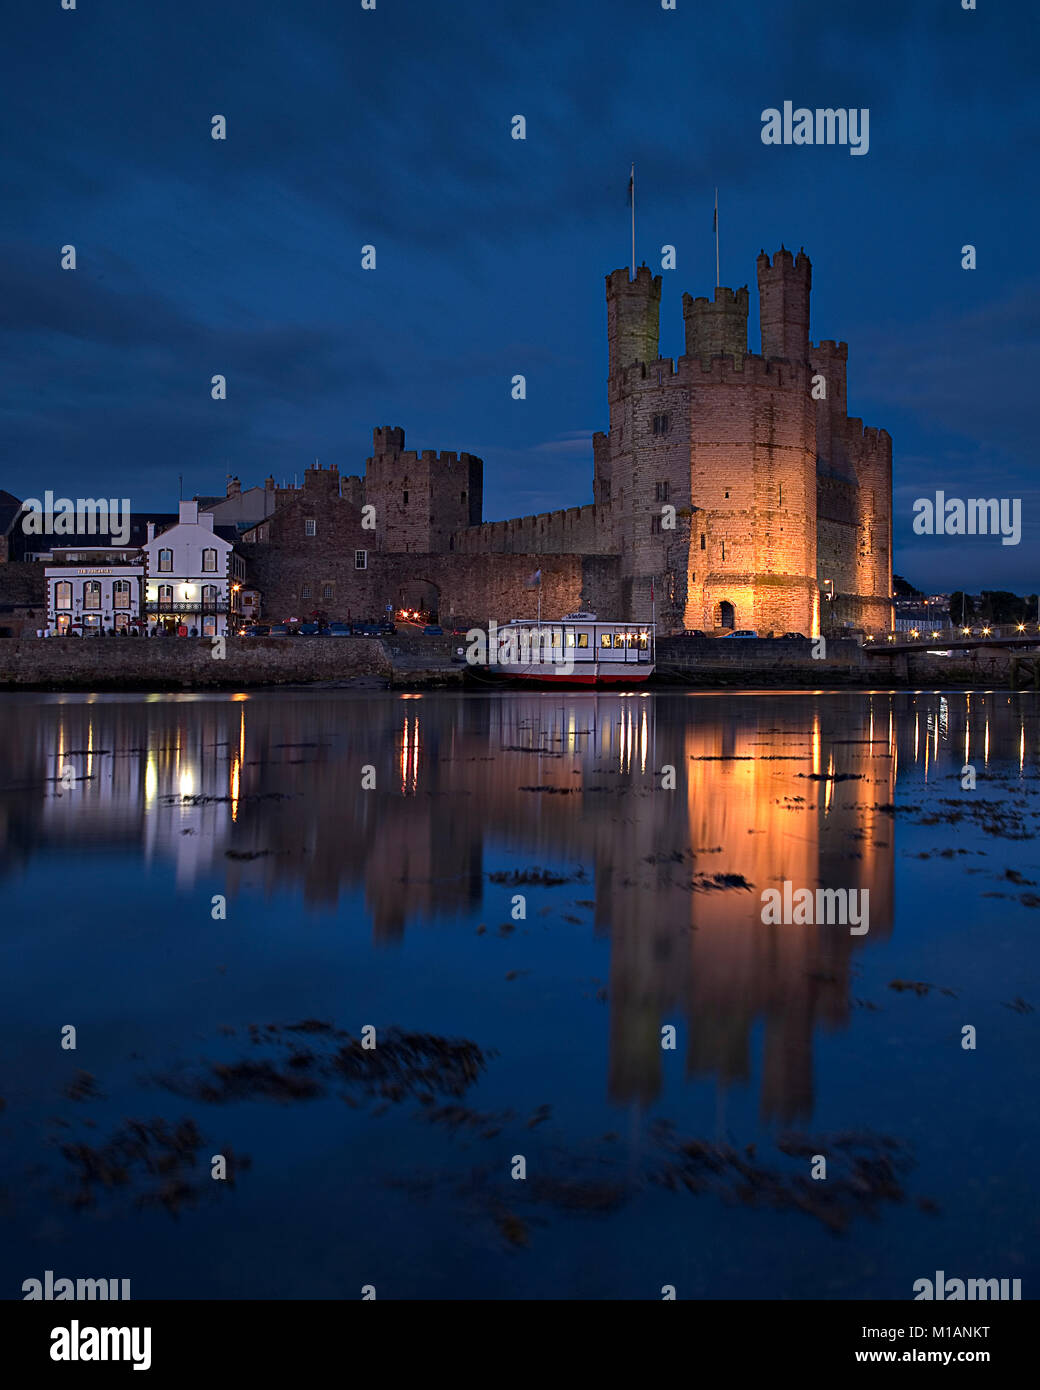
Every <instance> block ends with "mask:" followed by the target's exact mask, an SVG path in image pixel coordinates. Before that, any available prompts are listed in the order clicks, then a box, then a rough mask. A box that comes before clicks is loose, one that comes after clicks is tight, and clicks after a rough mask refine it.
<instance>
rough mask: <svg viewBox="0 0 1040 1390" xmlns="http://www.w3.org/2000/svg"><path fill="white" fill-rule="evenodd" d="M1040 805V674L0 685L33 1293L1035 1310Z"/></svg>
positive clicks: (22, 1234)
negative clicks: (672, 681) (978, 679)
mask: <svg viewBox="0 0 1040 1390" xmlns="http://www.w3.org/2000/svg"><path fill="white" fill-rule="evenodd" d="M966 763H968V764H971V765H973V766H974V767H975V769H976V773H977V786H976V788H975V789H974V790H965V789H963V788H962V785H961V781H962V779H961V768H962V766H964V765H965V764H966ZM373 778H374V782H375V785H374V787H372V786H365V785H363V784H364V783H371V782H372V780H373ZM1038 793H1040V710H1038V705H1037V702H1036V700H1035V698H1034V697H1031V696H1028V695H1011V696H1009V695H1007V694H1006V693H1005V694H1000V693H997V694H992V695H980V694H973V695H967V694H962V693H958V694H953V693H951V694H948V695H940V694H937V693H936V694H933V693H924V694H917V695H913V694H888V693H884V694H860V693H855V694H835V695H812V694H804V693H799V694H772V693H771V694H768V695H755V694H750V695H743V694H739V695H738V694H726V695H713V694H712V695H705V694H690V695H686V694H651V695H642V696H630V697H626V696H617V695H612V696H599V697H596V696H591V695H575V696H569V695H561V694H558V693H550V694H546V695H512V694H498V695H494V696H482V695H477V696H459V695H443V696H442V695H433V696H423V697H417V696H399V695H393V694H383V693H380V694H372V695H367V694H355V693H343V692H301V693H288V692H278V693H272V694H259V695H257V694H251V695H249V696H245V695H241V696H235V695H231V696H225V695H198V696H169V695H161V696H159V695H156V696H137V695H134V696H109V697H95V698H90V697H79V696H50V697H48V696H28V695H27V696H11V695H7V696H3V697H0V866H2V874H3V884H2V893H3V899H2V900H3V904H4V912H3V929H2V933H0V981H2V984H0V990H2V1008H0V1097H2V1102H0V1231H2V1241H0V1274H2V1282H0V1297H6V1298H18V1297H20V1296H21V1284H22V1281H23V1280H25V1279H27V1278H31V1277H35V1278H42V1276H43V1272H44V1270H46V1269H51V1270H53V1271H54V1272H55V1275H56V1276H67V1277H71V1278H77V1277H79V1278H82V1277H97V1278H100V1277H112V1278H129V1279H130V1280H131V1288H132V1295H133V1297H135V1298H149V1297H158V1298H236V1297H245V1298H302V1297H316V1298H359V1297H360V1295H361V1288H362V1286H363V1285H365V1284H373V1285H375V1287H376V1289H377V1291H378V1296H379V1297H380V1298H394V1297H420V1298H429V1297H445V1298H473V1297H491V1298H568V1297H583V1298H605V1297H609V1298H613V1297H619V1298H659V1297H660V1296H661V1287H662V1285H664V1284H673V1285H675V1287H676V1290H677V1295H678V1297H680V1298H723V1297H743V1298H806V1297H824V1298H863V1297H880V1298H895V1299H906V1298H910V1297H912V1285H913V1282H914V1280H916V1279H918V1278H923V1277H934V1272H935V1271H936V1270H937V1269H942V1270H945V1271H946V1272H947V1274H948V1275H950V1277H954V1276H957V1277H965V1278H967V1277H1007V1278H1021V1279H1022V1281H1023V1297H1027V1298H1028V1297H1035V1295H1036V1290H1037V1286H1038V1285H1037V1279H1038V1275H1040V1270H1038V1268H1037V1257H1036V1248H1037V1225H1038V1216H1037V1204H1036V1202H1035V1199H1034V1193H1033V1173H1034V1171H1035V1156H1036V1148H1037V1138H1038V1135H1037V1129H1038V1120H1037V1111H1036V1104H1035V1100H1036V1095H1037V1081H1038V1071H1040V1066H1038V1055H1040V1053H1038V1049H1037V1045H1036V1044H1037V1027H1038V1020H1040V1011H1034V1010H1040V983H1038V947H1037V943H1038V930H1040V840H1038V838H1037V831H1038V812H1040V800H1038ZM784 881H788V882H790V883H791V884H792V885H793V886H794V888H799V887H809V888H812V889H815V888H817V887H818V886H822V887H830V888H843V889H846V890H852V889H855V890H857V891H862V890H868V891H869V911H870V917H869V932H868V933H867V934H865V935H860V936H854V935H851V934H850V933H849V932H848V930H847V928H842V927H840V926H826V925H821V926H809V925H787V926H767V925H763V923H762V921H761V908H762V902H761V893H762V891H763V889H766V888H769V887H779V886H780V885H782V884H783V882H784ZM521 899H522V901H521ZM222 901H223V903H224V904H225V907H224V910H223V912H222V908H221V902H222ZM522 910H525V911H526V915H525V916H521V915H520V914H521V911H522ZM893 984H894V986H895V987H893ZM911 986H912V987H911ZM66 1025H73V1026H74V1027H75V1029H76V1048H75V1050H74V1051H73V1050H64V1049H63V1048H62V1046H61V1036H62V1028H63V1027H65V1026H66ZM669 1025H670V1026H671V1027H673V1028H674V1040H675V1045H674V1047H671V1048H669V1047H664V1046H662V1041H665V1042H667V1041H668V1039H669V1036H670V1035H669V1034H668V1032H667V1031H665V1030H666V1029H667V1028H668V1026H669ZM966 1025H971V1026H972V1027H973V1028H974V1029H975V1030H976V1042H977V1045H976V1047H975V1049H974V1050H967V1049H965V1048H964V1047H963V1046H962V1037H963V1034H962V1030H963V1029H964V1028H965V1026H966ZM367 1026H371V1027H374V1028H375V1030H376V1035H375V1036H376V1041H377V1046H376V1048H375V1050H374V1051H373V1050H369V1049H364V1048H362V1047H361V1046H360V1039H361V1038H362V1030H363V1029H364V1028H366V1027H367ZM218 1154H222V1155H224V1156H225V1159H226V1163H227V1169H228V1179H227V1180H225V1181H216V1180H214V1179H212V1178H211V1176H210V1173H211V1160H212V1159H213V1156H214V1155H218ZM813 1155H823V1156H825V1157H826V1159H827V1165H828V1167H827V1178H826V1180H825V1181H813V1180H812V1179H811V1178H810V1177H809V1173H810V1169H811V1165H812V1160H813ZM518 1158H523V1160H524V1161H525V1163H526V1178H525V1179H523V1180H515V1179H514V1178H513V1176H512V1173H513V1171H514V1168H516V1166H517V1163H516V1160H517V1159H518Z"/></svg>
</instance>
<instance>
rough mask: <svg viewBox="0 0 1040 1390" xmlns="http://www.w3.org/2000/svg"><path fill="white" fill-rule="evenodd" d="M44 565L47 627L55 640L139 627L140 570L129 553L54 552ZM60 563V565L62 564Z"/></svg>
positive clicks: (141, 575) (96, 635)
mask: <svg viewBox="0 0 1040 1390" xmlns="http://www.w3.org/2000/svg"><path fill="white" fill-rule="evenodd" d="M54 558H55V559H56V560H57V561H58V564H56V565H48V566H47V627H48V629H49V630H50V632H51V634H52V635H53V636H56V637H68V636H70V635H71V634H76V635H79V636H83V637H99V636H101V634H102V633H103V632H114V633H116V634H121V633H122V632H124V631H134V630H135V629H136V630H137V631H140V629H141V588H142V585H143V583H144V566H143V565H142V564H141V563H140V562H139V557H138V563H137V564H134V563H133V559H134V556H133V552H132V551H127V552H123V551H117V552H116V553H115V554H113V552H112V551H111V550H109V551H108V553H107V554H106V552H105V551H104V550H93V551H89V550H87V549H86V548H85V547H83V546H79V547H77V548H76V550H75V551H73V550H72V548H71V547H69V548H68V549H67V550H64V549H63V550H56V551H55V552H54ZM62 562H64V563H62Z"/></svg>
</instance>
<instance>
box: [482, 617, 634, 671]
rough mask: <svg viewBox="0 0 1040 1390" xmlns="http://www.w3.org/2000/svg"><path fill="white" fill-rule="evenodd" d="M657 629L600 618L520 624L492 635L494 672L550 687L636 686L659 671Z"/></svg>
mask: <svg viewBox="0 0 1040 1390" xmlns="http://www.w3.org/2000/svg"><path fill="white" fill-rule="evenodd" d="M654 656H655V633H654V624H653V623H626V622H617V621H611V620H609V619H605V618H598V617H597V616H596V614H595V613H586V612H580V613H568V614H567V615H566V616H565V617H563V618H557V619H553V620H552V621H550V620H547V619H541V620H539V619H537V618H514V619H513V620H512V621H511V622H509V623H505V624H504V625H503V626H502V627H498V626H496V625H494V624H493V625H492V631H491V632H490V633H489V655H488V662H489V670H490V671H491V672H493V673H495V674H497V675H498V676H500V677H502V678H503V679H506V680H522V681H531V682H537V683H540V684H546V685H636V684H641V683H642V682H643V681H647V680H649V679H650V676H651V675H652V674H653V670H654Z"/></svg>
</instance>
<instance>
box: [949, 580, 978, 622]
mask: <svg viewBox="0 0 1040 1390" xmlns="http://www.w3.org/2000/svg"><path fill="white" fill-rule="evenodd" d="M974 616H975V600H974V599H973V598H972V596H971V595H970V594H966V593H964V592H962V590H960V589H957V590H956V591H955V592H954V593H952V594H951V595H950V622H951V623H955V624H956V625H957V626H958V627H967V626H968V624H969V623H970V622H971V620H972V619H973V618H974Z"/></svg>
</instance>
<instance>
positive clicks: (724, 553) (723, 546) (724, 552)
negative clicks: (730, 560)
mask: <svg viewBox="0 0 1040 1390" xmlns="http://www.w3.org/2000/svg"><path fill="white" fill-rule="evenodd" d="M722 558H723V559H724V560H725V558H726V542H725V541H723V542H722Z"/></svg>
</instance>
